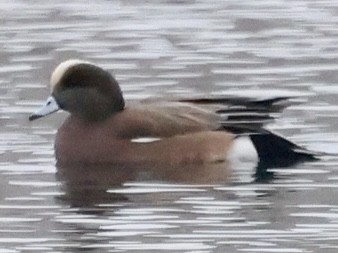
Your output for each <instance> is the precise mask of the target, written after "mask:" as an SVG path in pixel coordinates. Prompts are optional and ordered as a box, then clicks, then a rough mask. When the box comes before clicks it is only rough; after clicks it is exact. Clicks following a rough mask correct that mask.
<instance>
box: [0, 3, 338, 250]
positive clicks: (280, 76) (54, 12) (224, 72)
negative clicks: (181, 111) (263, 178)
mask: <svg viewBox="0 0 338 253" xmlns="http://www.w3.org/2000/svg"><path fill="white" fill-rule="evenodd" d="M337 13H338V3H335V2H334V1H323V0H297V1H287V0H269V1H262V0H260V1H242V0H236V1H234V0H226V1H212V2H211V1H207V0H199V1H198V0H181V1H179V0H178V1H172V0H168V1H165V0H157V1H155V0H149V1H136V0H129V1H104V0H100V1H95V3H94V2H93V1H71V2H70V1H57V2H56V1H40V0H36V1H20V0H14V1H0V15H1V19H0V24H1V26H0V47H1V52H0V63H1V65H0V124H1V132H0V154H1V156H0V252H6V253H17V252H195V253H197V252H203V253H206V252H250V253H251V252H291V253H293V252H296V253H298V252H316V253H318V252H325V253H327V252H337V248H338V243H337V241H338V198H337V197H336V196H337V190H338V189H337V187H338V184H337V182H338V173H337V165H338V161H337V159H336V158H335V157H333V156H325V157H324V158H323V159H322V160H321V161H319V162H314V163H305V164H300V165H297V166H294V167H291V168H289V169H287V170H286V169H282V168H281V169H275V170H274V171H275V178H273V179H272V180H270V181H268V182H264V183H258V182H254V181H253V178H252V176H251V174H250V173H248V172H243V173H242V175H241V177H240V178H236V177H234V178H233V179H232V180H229V181H222V180H218V182H216V180H204V181H203V180H201V181H200V182H198V180H197V181H196V180H195V181H193V180H191V178H190V179H187V178H185V179H184V180H182V179H181V180H178V179H177V178H176V180H165V178H163V177H162V178H161V177H154V176H153V175H149V173H142V171H141V172H139V171H138V172H137V173H135V171H124V170H121V169H116V170H114V174H112V173H111V170H112V169H115V168H85V169H83V170H84V171H83V174H82V177H76V176H75V177H74V176H72V170H69V169H68V170H66V171H67V172H68V174H67V173H66V174H62V173H56V172H57V169H56V166H55V159H54V153H53V140H54V135H55V133H56V129H57V128H58V127H59V126H60V125H61V124H62V122H63V120H64V118H65V117H66V113H59V114H57V115H53V116H50V117H48V118H45V119H44V120H40V121H36V122H34V123H29V122H28V115H29V114H30V113H31V112H33V111H34V110H35V109H36V108H37V107H38V106H39V105H40V104H41V103H42V102H43V100H44V99H45V98H46V97H47V95H48V94H49V88H48V83H49V75H50V72H51V71H52V69H53V68H54V67H55V66H56V65H57V64H58V63H59V62H60V61H62V60H65V59H68V58H82V59H86V60H90V61H93V62H95V63H97V64H99V65H101V66H103V67H104V68H106V69H109V70H111V71H112V73H114V75H115V76H116V78H117V80H118V81H119V82H120V84H121V86H122V90H123V91H124V93H125V96H126V97H127V98H130V99H140V98H146V97H150V96H161V95H164V94H167V95H175V94H178V95H192V94H194V95H198V94H209V95H210V94H212V95H246V96H252V97H265V96H271V95H292V96H300V98H301V99H300V100H301V101H302V102H303V103H301V104H298V105H294V106H291V107H289V108H288V109H287V110H285V111H284V113H283V114H282V115H281V117H280V118H279V119H278V120H277V121H276V122H275V123H273V124H270V125H269V126H268V127H269V128H270V129H273V130H275V131H278V132H279V133H281V134H283V135H284V136H286V137H288V138H290V139H291V140H293V141H295V142H297V143H299V144H301V145H304V146H305V147H308V148H309V149H313V150H319V151H325V152H331V153H337V150H338V141H337V140H338V138H337V137H338V133H337V127H338V121H337V116H338V113H337V108H338V102H337V95H338V88H337V85H336V83H337V81H338V78H337V76H338V75H337V74H336V70H337V68H338V48H337V44H338V29H337V27H338V16H337ZM214 169H215V170H217V169H218V168H214ZM107 175H108V176H107ZM167 179H168V178H167ZM201 179H203V177H201ZM74 182H76V183H74Z"/></svg>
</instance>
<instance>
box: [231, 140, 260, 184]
mask: <svg viewBox="0 0 338 253" xmlns="http://www.w3.org/2000/svg"><path fill="white" fill-rule="evenodd" d="M228 161H229V162H230V164H231V167H232V169H233V170H234V174H235V178H237V179H238V180H239V181H240V182H251V181H252V179H253V178H252V176H253V175H254V174H255V173H256V167H257V165H258V161H259V157H258V153H257V150H256V148H255V146H254V144H253V143H252V141H251V139H250V137H249V136H241V137H238V138H236V139H235V141H234V143H233V145H232V147H231V148H230V150H229V153H228Z"/></svg>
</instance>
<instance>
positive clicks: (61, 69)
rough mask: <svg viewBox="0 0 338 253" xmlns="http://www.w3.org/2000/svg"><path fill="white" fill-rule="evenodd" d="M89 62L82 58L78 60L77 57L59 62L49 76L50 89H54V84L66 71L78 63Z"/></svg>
mask: <svg viewBox="0 0 338 253" xmlns="http://www.w3.org/2000/svg"><path fill="white" fill-rule="evenodd" d="M83 63H85V64H91V63H90V62H88V61H83V60H79V59H70V60H67V61H64V62H62V63H60V64H59V65H58V66H57V67H56V68H55V70H54V71H53V73H52V76H51V78H50V88H51V90H53V89H54V87H55V85H56V84H57V83H58V82H59V81H60V80H61V78H62V77H63V75H64V74H65V73H66V71H67V70H68V69H69V68H71V67H73V66H75V65H78V64H83Z"/></svg>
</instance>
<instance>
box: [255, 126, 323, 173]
mask: <svg viewBox="0 0 338 253" xmlns="http://www.w3.org/2000/svg"><path fill="white" fill-rule="evenodd" d="M250 138H251V140H252V142H253V144H254V146H255V148H256V150H257V153H258V156H259V162H260V166H262V167H265V168H275V167H288V166H291V165H293V164H295V163H298V162H304V161H311V160H317V159H318V158H317V154H316V153H314V152H311V151H309V150H306V149H304V148H302V147H300V146H298V145H296V144H295V143H293V142H291V141H289V140H287V139H285V138H283V137H281V136H279V135H277V134H275V133H272V132H269V131H267V130H265V131H264V133H257V134H250Z"/></svg>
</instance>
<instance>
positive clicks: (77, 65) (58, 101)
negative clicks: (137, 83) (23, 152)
mask: <svg viewBox="0 0 338 253" xmlns="http://www.w3.org/2000/svg"><path fill="white" fill-rule="evenodd" d="M50 86H51V95H50V97H48V99H47V101H46V102H45V104H44V105H43V106H42V107H41V108H40V109H39V110H38V111H36V112H35V113H34V114H32V115H31V116H30V117H29V120H35V119H38V118H41V117H44V116H46V115H49V114H51V113H54V112H56V111H58V110H60V109H62V110H65V111H68V112H70V113H71V114H72V115H74V116H76V117H79V118H81V119H83V120H88V121H100V120H104V119H106V118H108V117H109V116H111V115H112V114H114V113H116V112H119V111H121V110H123V108H124V99H123V96H122V92H121V89H120V86H119V85H118V83H117V81H116V80H115V79H114V77H113V76H112V75H111V74H110V73H109V72H108V71H106V70H104V69H102V68H100V67H98V66H96V65H94V64H92V63H90V62H87V61H82V60H67V61H64V62H62V63H61V64H59V65H58V66H57V67H56V68H55V70H54V72H53V73H52V76H51V79H50Z"/></svg>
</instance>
